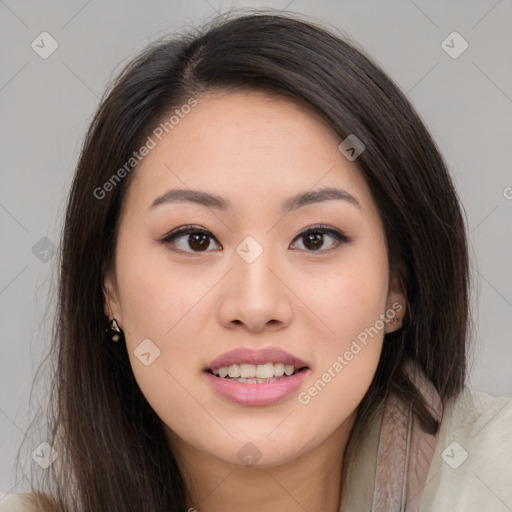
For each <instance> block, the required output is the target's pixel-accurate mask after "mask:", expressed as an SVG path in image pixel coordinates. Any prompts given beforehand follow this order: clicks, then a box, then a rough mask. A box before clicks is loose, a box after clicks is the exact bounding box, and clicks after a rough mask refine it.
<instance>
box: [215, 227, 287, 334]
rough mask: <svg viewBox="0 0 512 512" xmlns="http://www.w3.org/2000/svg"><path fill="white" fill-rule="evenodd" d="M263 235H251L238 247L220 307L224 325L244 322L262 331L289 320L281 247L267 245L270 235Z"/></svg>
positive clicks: (250, 327) (249, 326) (233, 256)
mask: <svg viewBox="0 0 512 512" xmlns="http://www.w3.org/2000/svg"><path fill="white" fill-rule="evenodd" d="M262 238H264V240H262V242H260V241H258V240H257V239H256V237H252V236H248V237H246V238H245V239H244V240H242V242H241V243H240V244H239V245H238V246H237V247H236V248H235V252H234V253H233V255H232V258H233V260H232V266H233V268H232V272H231V273H230V274H231V276H230V278H229V281H228V283H229V284H228V285H227V288H225V290H224V293H223V298H222V301H221V304H220V309H219V313H220V317H221V322H222V323H223V324H224V325H228V324H232V323H233V322H234V323H237V324H238V323H243V324H245V325H246V327H248V328H249V329H251V330H254V331H260V330H262V329H264V327H265V325H267V324H268V325H276V324H278V325H279V326H282V325H283V324H287V323H289V320H290V318H291V313H292V308H291V304H290V303H289V296H288V294H287V293H286V286H284V284H283V283H282V282H281V280H280V279H279V278H278V275H279V262H278V258H277V251H275V250H274V249H273V248H272V247H265V244H267V243H269V242H268V240H269V239H270V237H262ZM260 240H261V238H260ZM265 240H267V242H266V241H265Z"/></svg>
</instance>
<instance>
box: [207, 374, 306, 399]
mask: <svg viewBox="0 0 512 512" xmlns="http://www.w3.org/2000/svg"><path fill="white" fill-rule="evenodd" d="M309 372H310V369H309V368H308V369H307V370H302V371H301V372H298V373H296V374H295V375H291V376H290V377H285V378H283V379H280V380H276V381H274V382H261V383H258V382H253V383H243V382H236V381H233V380H229V379H223V378H221V377H216V376H215V375H213V374H212V373H209V372H204V375H205V376H206V379H208V382H210V384H211V385H212V386H213V387H214V388H215V390H216V391H218V392H219V393H220V394H221V395H222V396H223V397H225V398H227V399H228V400H231V401H232V402H236V403H238V404H241V405H270V404H275V403H276V402H279V401H280V400H284V399H285V398H286V397H288V396H289V395H290V394H291V393H293V392H294V391H295V390H296V389H297V388H298V387H299V386H300V385H301V383H302V381H303V380H304V379H305V378H306V375H308V374H309Z"/></svg>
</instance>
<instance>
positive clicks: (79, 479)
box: [32, 11, 470, 512]
mask: <svg viewBox="0 0 512 512" xmlns="http://www.w3.org/2000/svg"><path fill="white" fill-rule="evenodd" d="M187 30H188V31H184V32H183V33H181V34H178V35H174V36H172V37H167V38H164V39H161V40H159V41H157V42H155V43H153V44H151V45H149V46H148V47H147V48H146V49H145V50H144V51H143V52H142V53H141V54H140V55H139V56H137V57H136V58H135V59H134V60H132V61H131V62H130V63H129V64H128V65H127V66H126V67H125V68H124V69H123V70H122V72H121V73H120V74H119V76H118V77H117V78H116V79H115V80H114V81H113V82H112V84H111V86H110V87H109V90H108V91H107V92H106V93H105V95H104V97H103V98H102V100H101V104H100V106H99V108H98V110H97V112H96V114H95V116H94V118H93V120H92V122H91V124H90V127H89V129H88V132H87V134H86V137H85V141H84V144H83V147H82V150H81V154H80V157H79V161H78V165H77V169H76V172H75V175H74V179H73V183H72V186H71V190H70V195H69V199H68V203H67V211H66V214H65V225H64V229H63V233H62V241H61V253H60V255H59V270H60V274H59V284H58V306H57V314H56V316H55V323H54V332H53V349H52V357H53V360H54V362H55V371H54V374H53V376H52V388H51V393H50V396H51V398H50V407H49V409H48V443H49V444H50V445H52V446H53V447H54V448H55V450H56V451H57V452H58V453H59V458H58V459H57V461H56V462H55V463H54V464H52V465H51V466H50V467H49V468H48V469H47V470H46V471H44V472H43V476H44V478H43V479H42V480H43V481H42V484H41V485H40V486H39V487H38V486H36V485H35V484H34V483H33V484H32V492H33V494H34V497H35V498H34V499H35V501H36V502H37V503H38V506H39V509H40V510H42V511H45V512H49V511H50V510H51V511H52V512H56V511H57V512H70V511H78V510H81V511H87V512H103V511H105V510H109V511H110V512H131V511H134V512H135V511H136V512H142V511H151V512H164V511H165V512H170V511H184V510H186V495H187V493H186V487H185V483H184V479H183V477H182V475H181V474H180V471H179V469H178V465H177V462H176V459H175V457H174V456H173V454H172V453H171V451H170V448H169V446H168V444H167V442H166V437H165V434H164V430H163V427H162V424H161V421H160V419H159V418H158V416H157V415H156V413H155V412H154V411H153V409H152V408H151V407H150V405H149V403H148V402H147V400H146V399H145V397H144V396H143V394H142V392H141V390H140V389H139V387H138V385H137V382H136V380H135V378H134V375H133V373H132V370H131V367H130V363H129V359H128V354H127V352H126V345H125V344H124V343H118V344H116V343H112V342H111V341H110V338H109V337H108V335H107V334H106V333H105V329H106V327H107V322H108V320H107V318H106V316H105V314H104V309H103V302H104V295H103V290H102V281H103V276H104V275H105V272H106V270H107V269H109V268H110V266H111V265H112V262H113V257H114V253H115V243H116V234H117V230H118V219H119V212H120V207H121V205H122V201H123V197H124V195H125V192H126V189H127V187H128V186H129V184H130V182H131V180H132V179H133V176H134V174H135V173H136V172H137V166H136V164H135V165H133V169H129V170H127V169H126V168H125V171H126V172H125V173H121V174H122V175H123V176H122V179H120V180H118V182H116V183H115V186H111V187H105V184H106V183H107V182H109V180H111V179H112V176H113V175H114V174H116V172H117V170H118V169H120V168H122V166H123V165H124V164H125V163H126V162H129V161H130V158H132V157H133V153H134V152H136V151H137V150H138V149H139V148H140V147H141V146H143V144H144V143H145V141H146V140H147V138H148V136H149V135H151V133H153V130H154V129H155V127H157V126H158V125H159V123H160V122H161V121H162V119H167V118H169V116H170V115H172V112H173V111H175V109H179V108H180V107H181V106H182V105H185V104H187V103H189V104H190V100H191V98H192V99H195V100H197V101H200V97H201V94H202V93H203V92H206V91H213V90H221V91H239V90H253V91H265V92H268V93H269V94H274V95H276V96H282V97H286V98H292V99H294V100H295V101H297V102H301V103H303V104H307V105H309V106H311V107H313V108H314V109H315V111H316V112H318V113H319V114H320V115H321V116H322V117H323V119H325V121H326V122H327V123H328V125H329V126H330V127H331V128H332V130H333V131H334V132H335V133H336V135H337V136H338V137H339V140H340V142H341V141H342V140H344V139H345V138H346V137H347V136H349V135H351V134H355V135H356V136H357V137H358V139H360V140H361V141H363V142H364V144H365V146H366V149H365V151H363V152H362V153H361V154H360V155H359V157H358V159H357V165H358V167H359V170H360V172H361V173H362V175H363V177H364V179H365V180H366V182H367V183H368V186H369V188H370V190H371V193H372V196H373V199H374V201H375V203H376V205H377V207H378V210H379V213H380V215H381V218H382V221H383V224H384V228H385V236H386V241H387V247H388V257H389V265H390V271H392V272H396V273H397V275H398V277H399V279H400V281H401V282H402V284H403V287H404V291H405V293H406V296H407V305H408V308H407V313H406V316H405V318H404V325H403V328H402V329H400V330H398V331H395V332H393V333H389V334H386V335H385V338H384V342H383V348H382V353H381V357H380V361H379V363H378V367H377V371H376V373H375V376H374V378H373V381H372V383H371V386H370V388H369V390H368V392H367V393H366V394H365V396H364V398H363V400H362V402H361V403H360V404H359V407H358V410H357V417H356V422H355V424H354V427H353V430H352V432H353V435H352V434H351V438H350V440H349V443H350V442H352V441H353V439H354V438H356V437H357V433H358V432H362V431H363V429H364V427H365V425H367V424H368V421H369V418H371V416H372V414H373V413H374V412H375V411H376V410H377V409H378V407H379V406H381V405H382V403H383V401H384V399H385V398H386V397H387V396H388V394H389V393H396V394H397V395H398V397H399V398H400V399H402V400H403V401H404V402H406V403H407V404H411V403H412V406H413V413H414V415H415V417H416V418H417V419H418V421H419V422H420V424H421V427H422V428H423V429H424V430H425V431H427V432H430V433H434V432H435V431H436V430H437V429H438V428H439V425H438V423H437V422H436V421H435V419H434V418H433V417H432V416H431V414H430V412H429V410H428V408H427V407H426V404H425V403H424V402H423V399H422V397H421V395H420V394H419V393H418V390H417V389H416V388H415V387H414V385H413V383H412V382H411V381H410V380H409V378H408V377H407V375H406V373H405V372H404V362H405V361H406V360H407V359H412V360H413V361H414V362H416V363H417V364H418V365H420V367H421V368H422V370H423V371H424V372H425V375H426V376H427V377H428V378H429V379H430V380H431V382H432V383H433V385H434V386H435V388H436V389H437V391H438V392H439V394H440V397H441V399H442V401H443V403H446V401H447V400H449V399H451V398H455V397H457V396H458V394H459V393H460V392H461V391H462V390H463V389H464V387H465V379H466V373H467V368H466V365H467V347H468V340H469V334H470V329H469V328H468V326H469V325H470V318H469V278H468V275H469V268H468V267H469V263H468V248H467V235H466V227H465V223H464V219H463V215H462V211H461V206H460V204H459V200H458V197H457V194H456V191H455V189H454V185H453V183H452V180H451V178H450V175H449V172H448V170H447V167H446V164H445V162H444V161H443V158H442V157H441V155H440V153H439V151H438V149H437V147H436V144H435V143H434V141H433V140H432V138H431V136H430V134H429V133H428V131H427V129H426V128H425V126H424V124H423V122H422V120H421V119H420V117H419V116H418V114H417V113H416V112H415V110H414V109H413V107H412V106H411V104H410V103H409V101H408V100H407V98H406V97H405V95H404V94H403V93H402V92H401V91H400V90H399V88H398V87H397V86H396V85H395V84H394V83H393V81H392V80H391V79H390V78H389V77H388V76H387V75H386V74H385V73H384V72H383V71H382V70H381V69H380V68H379V66H378V65H376V64H375V63H373V62H372V61H371V59H370V58H369V57H368V56H366V55H365V54H364V52H363V51H362V50H361V49H358V48H356V46H355V44H353V43H349V42H348V41H347V40H346V38H344V37H342V36H341V35H340V34H338V33H335V32H334V31H330V30H329V29H327V28H325V27H322V26H321V25H319V24H318V25H317V24H315V23H314V22H311V21H305V20H303V19H301V17H300V15H297V14H294V15H291V14H286V15H285V14H281V13H278V12H272V11H271V12H268V11H255V12H251V13H242V14H239V13H236V14H234V12H233V11H232V12H231V13H228V14H227V15H221V16H218V17H217V18H215V19H214V20H213V21H210V22H209V23H207V24H205V25H203V26H202V27H201V28H199V29H187ZM117 175H118V176H119V175H120V173H118V174H117ZM100 189H101V190H103V192H101V194H100V193H99V192H98V190H100ZM107 189H108V191H106V190H107ZM95 191H96V192H95ZM105 191H106V192H105ZM349 462H350V461H349V460H347V459H345V460H344V462H343V464H344V465H345V464H349Z"/></svg>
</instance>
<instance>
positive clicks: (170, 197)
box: [148, 187, 362, 214]
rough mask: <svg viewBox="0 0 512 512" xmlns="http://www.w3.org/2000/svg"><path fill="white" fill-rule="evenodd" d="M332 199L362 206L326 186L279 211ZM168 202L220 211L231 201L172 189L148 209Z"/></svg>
mask: <svg viewBox="0 0 512 512" xmlns="http://www.w3.org/2000/svg"><path fill="white" fill-rule="evenodd" d="M332 200H338V201H346V202H348V203H351V204H352V205H354V206H356V207H357V208H362V207H361V204H360V203H359V201H358V200H357V199H356V198H355V197H354V196H353V195H352V194H349V193H348V192H347V191H346V190H343V189H341V188H333V187H328V188H322V189H319V190H312V191H307V192H302V193H299V194H297V195H295V196H293V197H290V198H289V199H287V200H286V201H285V202H284V203H283V205H282V207H281V213H282V214H286V213H289V212H292V211H294V210H298V209H299V208H302V207H304V206H307V205H310V204H314V203H320V202H323V201H332ZM169 203H195V204H199V205H201V206H207V207H209V208H215V209H218V210H222V211H228V210H230V209H231V208H232V205H231V202H230V201H229V200H228V199H226V198H224V197H220V196H216V195H212V194H210V193H208V192H204V191H202V190H191V189H172V190H169V191H168V192H166V193H165V194H162V195H161V196H158V197H157V198H156V199H155V200H154V201H153V202H152V203H151V205H150V206H149V208H148V210H151V209H153V208H156V207H157V206H160V205H163V204H169Z"/></svg>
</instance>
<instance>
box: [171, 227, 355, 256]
mask: <svg viewBox="0 0 512 512" xmlns="http://www.w3.org/2000/svg"><path fill="white" fill-rule="evenodd" d="M325 236H327V237H329V238H331V240H333V242H332V243H331V244H330V246H329V248H328V249H325V248H324V249H321V248H322V246H323V245H324V242H325ZM186 237H188V238H186ZM183 238H185V240H184V241H182V242H184V243H183V244H182V246H181V247H179V243H178V242H179V241H180V239H183ZM210 239H212V240H215V241H216V239H215V237H214V236H213V234H212V233H211V232H210V231H208V230H206V229H203V228H199V227H195V226H181V227H179V228H177V229H175V230H174V231H172V232H171V233H169V234H168V235H166V236H165V237H164V238H163V239H162V240H161V242H162V243H163V244H164V245H166V246H169V245H174V246H177V247H178V249H179V251H182V252H188V253H198V252H208V251H207V249H208V248H209V247H210ZM294 240H303V246H304V247H305V249H300V250H306V251H307V252H328V251H331V250H332V249H333V247H337V246H338V245H340V244H342V243H346V242H349V241H350V239H349V238H348V237H347V236H345V235H344V234H343V233H341V232H339V231H337V230H335V229H332V228H328V227H323V226H314V227H312V228H308V229H307V230H304V231H303V232H302V233H299V234H298V235H297V236H296V237H295V239H294ZM187 244H188V247H189V248H191V249H192V251H189V250H187V247H186V245H187ZM217 244H218V245H219V247H220V244H219V243H218V242H217ZM293 245H294V244H293V243H292V245H291V247H293ZM319 249H321V250H319ZM171 250H174V249H172V248H171ZM179 251H177V252H179Z"/></svg>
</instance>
